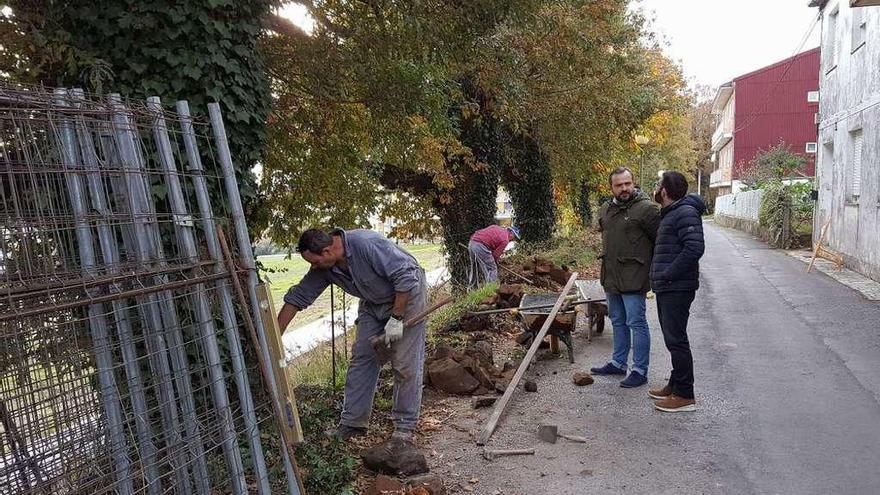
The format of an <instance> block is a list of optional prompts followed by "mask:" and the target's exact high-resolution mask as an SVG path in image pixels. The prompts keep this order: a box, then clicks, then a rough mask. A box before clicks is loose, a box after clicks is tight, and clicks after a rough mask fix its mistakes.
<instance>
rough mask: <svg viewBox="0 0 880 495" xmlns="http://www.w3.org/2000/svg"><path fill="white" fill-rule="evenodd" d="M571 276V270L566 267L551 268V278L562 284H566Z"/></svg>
mask: <svg viewBox="0 0 880 495" xmlns="http://www.w3.org/2000/svg"><path fill="white" fill-rule="evenodd" d="M569 277H571V272H570V271H568V270H567V269H566V268H564V267H563V268H559V267H555V266H554V267H552V268H551V269H550V279H551V280H553V281H554V282H556V283H557V284H560V285H565V284H566V283H567V282H568V279H569Z"/></svg>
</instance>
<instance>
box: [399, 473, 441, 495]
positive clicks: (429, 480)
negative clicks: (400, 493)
mask: <svg viewBox="0 0 880 495" xmlns="http://www.w3.org/2000/svg"><path fill="white" fill-rule="evenodd" d="M406 484H407V486H409V487H410V488H411V489H412V495H418V494H421V493H424V494H427V495H446V486H445V485H444V484H443V479H442V478H441V477H439V476H437V475H434V474H423V475H421V476H415V477H412V478H409V479H408V480H406ZM419 490H422V491H419Z"/></svg>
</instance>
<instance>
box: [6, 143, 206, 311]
mask: <svg viewBox="0 0 880 495" xmlns="http://www.w3.org/2000/svg"><path fill="white" fill-rule="evenodd" d="M83 153H84V154H85V153H86V151H83ZM98 174H99V175H98V177H97V180H98V181H100V180H101V178H100V172H98ZM91 180H92V175H91V174H89V187H91ZM98 187H100V182H98ZM99 191H100V189H99ZM90 195H91V192H90ZM92 199H93V200H94V197H93V198H92ZM95 224H96V226H97V229H98V234H99V239H100V234H101V232H105V233H107V234H110V233H111V232H112V227H111V226H110V225H109V224H108V223H107V222H105V221H103V220H101V219H98V220H96V221H95ZM107 239H108V240H112V238H107ZM100 243H101V241H100V240H99V244H100ZM101 245H102V246H103V244H101ZM116 258H117V259H118V256H117V257H116ZM104 261H105V263H104V265H105V266H107V267H108V271H109V272H110V275H108V276H96V275H90V276H87V277H81V278H78V279H72V280H66V281H64V282H61V283H57V284H43V285H42V286H39V287H33V286H30V285H29V286H28V287H22V289H23V290H10V291H8V292H6V293H0V297H3V298H7V299H13V297H14V299H13V300H15V301H20V300H23V299H27V298H30V297H41V296H42V297H45V296H46V295H47V294H50V293H52V292H67V291H70V290H71V289H85V290H87V289H90V288H94V287H102V286H116V285H119V284H120V283H121V282H125V281H128V280H131V279H133V278H134V279H136V278H138V277H154V276H156V275H170V274H172V273H176V272H180V271H192V270H196V269H199V268H205V269H207V268H212V267H214V266H216V265H217V263H216V262H214V261H199V262H197V263H193V264H191V265H165V267H164V268H160V269H154V270H138V271H134V272H128V273H122V270H121V269H120V268H119V266H118V265H119V264H118V262H117V263H111V262H109V261H107V260H106V259H105V260H104ZM136 282H137V281H136Z"/></svg>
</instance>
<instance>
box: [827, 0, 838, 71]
mask: <svg viewBox="0 0 880 495" xmlns="http://www.w3.org/2000/svg"><path fill="white" fill-rule="evenodd" d="M839 16H840V8H839V7H838V8H835V9H834V11H833V12H831V14H830V15H829V16H828V45H827V46H826V47H825V48H826V55H827V57H826V59H825V60H826V63H825V72H826V73H828V72H831V71H832V70H833V69H834V68H835V67H837V49H838V45H839V44H840V43H839V42H838V35H837V20H838V17H839Z"/></svg>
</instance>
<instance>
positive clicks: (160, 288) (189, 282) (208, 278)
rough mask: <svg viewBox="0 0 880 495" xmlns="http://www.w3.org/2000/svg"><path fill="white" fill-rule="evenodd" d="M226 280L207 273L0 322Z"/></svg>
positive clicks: (10, 316) (6, 316)
mask: <svg viewBox="0 0 880 495" xmlns="http://www.w3.org/2000/svg"><path fill="white" fill-rule="evenodd" d="M224 278H227V275H226V274H225V272H223V273H209V274H205V275H199V276H197V277H192V278H188V279H186V280H178V281H176V282H165V283H163V284H161V285H156V286H153V287H144V288H141V289H131V290H125V291H119V292H114V293H112V294H105V295H103V296H95V297H90V298H88V299H82V300H79V301H71V302H67V303H60V304H53V305H51V306H41V307H39V308H33V309H29V310H26V311H11V312H7V313H4V314H0V322H5V321H10V320H16V319H19V318H28V317H31V316H37V315H42V314H46V313H51V312H54V311H64V310H68V309H73V308H81V307H83V306H88V305H90V304H98V303H105V302H112V301H115V300H118V299H125V298H127V297H140V296H147V295H153V294H156V293H158V292H164V291H166V290H174V289H183V288H186V287H191V286H193V285H196V284H201V283H205V282H213V281H215V280H221V279H224Z"/></svg>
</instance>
